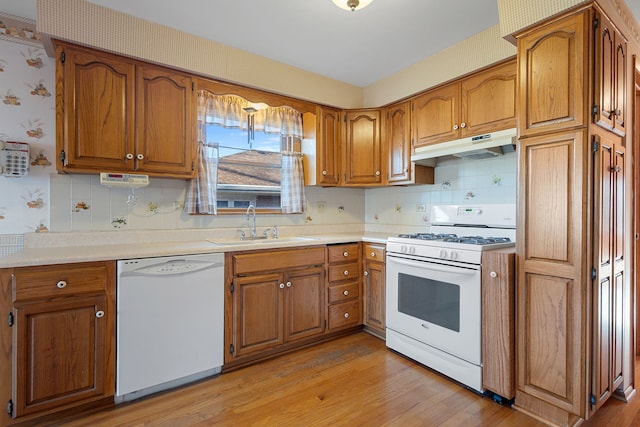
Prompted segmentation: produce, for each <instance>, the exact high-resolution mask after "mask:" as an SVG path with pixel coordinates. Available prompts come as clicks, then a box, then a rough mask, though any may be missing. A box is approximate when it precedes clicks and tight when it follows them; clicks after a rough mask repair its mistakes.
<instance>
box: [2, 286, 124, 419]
mask: <svg viewBox="0 0 640 427" xmlns="http://www.w3.org/2000/svg"><path fill="white" fill-rule="evenodd" d="M106 306H107V304H106V297H105V296H104V295H100V296H86V297H75V298H68V299H61V300H54V301H49V300H47V301H42V302H34V303H24V304H16V307H15V311H16V324H15V326H14V327H15V328H16V333H15V349H16V359H15V361H16V362H15V363H16V366H15V381H16V382H15V384H16V389H15V390H16V391H15V416H16V417H20V416H23V415H27V414H32V413H35V412H41V411H46V410H49V409H54V408H61V407H64V406H67V405H70V404H73V403H78V402H80V401H83V400H87V399H91V398H97V397H106V396H107V392H106V390H108V389H109V386H108V385H107V384H106V381H105V372H107V369H106V368H107V367H106V360H107V359H108V354H107V352H108V351H109V347H110V346H109V345H107V342H106V340H107V336H106V330H107V325H106V322H107V321H113V319H112V316H106V315H105V310H106Z"/></svg>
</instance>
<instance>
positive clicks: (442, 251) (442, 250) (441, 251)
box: [440, 249, 447, 258]
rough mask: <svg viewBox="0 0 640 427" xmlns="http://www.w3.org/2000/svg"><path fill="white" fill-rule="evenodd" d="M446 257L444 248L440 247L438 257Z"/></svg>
mask: <svg viewBox="0 0 640 427" xmlns="http://www.w3.org/2000/svg"><path fill="white" fill-rule="evenodd" d="M446 257H447V251H445V250H444V249H440V258H446Z"/></svg>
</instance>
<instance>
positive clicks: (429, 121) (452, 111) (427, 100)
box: [411, 83, 460, 148]
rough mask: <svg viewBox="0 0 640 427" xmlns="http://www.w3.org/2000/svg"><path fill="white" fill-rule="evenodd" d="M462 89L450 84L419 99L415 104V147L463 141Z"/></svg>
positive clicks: (413, 119) (413, 107)
mask: <svg viewBox="0 0 640 427" xmlns="http://www.w3.org/2000/svg"><path fill="white" fill-rule="evenodd" d="M459 103H460V85H459V84H458V83H455V84H450V85H447V86H444V87H441V88H439V89H434V90H430V91H429V92H426V93H424V94H423V95H420V96H418V97H417V98H416V99H414V100H413V103H412V107H411V109H412V120H411V121H412V123H413V144H414V148H415V147H421V146H424V145H430V144H435V143H437V142H446V141H451V140H454V139H457V138H459V137H460V131H459V129H460V126H459V125H460V124H459V123H458V120H459V117H460V105H459Z"/></svg>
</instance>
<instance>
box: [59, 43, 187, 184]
mask: <svg viewBox="0 0 640 427" xmlns="http://www.w3.org/2000/svg"><path fill="white" fill-rule="evenodd" d="M56 56H57V58H58V62H57V66H56V88H57V90H56V120H57V122H56V150H57V153H58V158H57V163H56V167H57V169H58V170H59V171H61V172H76V173H92V172H93V173H95V172H123V173H141V174H148V175H154V176H163V177H175V178H191V177H193V176H195V158H196V150H197V145H196V140H195V131H196V125H197V119H196V98H195V83H194V79H193V78H192V77H191V76H190V75H188V74H185V73H180V72H177V71H173V70H170V69H166V68H163V67H159V66H156V65H152V64H146V63H142V62H139V61H135V60H132V59H129V58H124V57H121V56H118V55H112V54H109V53H105V52H100V51H96V50H93V49H88V48H83V47H79V46H75V45H70V44H66V43H63V42H56Z"/></svg>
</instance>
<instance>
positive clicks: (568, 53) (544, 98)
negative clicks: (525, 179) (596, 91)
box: [518, 14, 591, 136]
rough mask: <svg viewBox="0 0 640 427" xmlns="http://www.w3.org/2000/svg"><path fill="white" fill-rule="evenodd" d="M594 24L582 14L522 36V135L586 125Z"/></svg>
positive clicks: (520, 58) (520, 50)
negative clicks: (591, 40) (589, 39)
mask: <svg viewBox="0 0 640 427" xmlns="http://www.w3.org/2000/svg"><path fill="white" fill-rule="evenodd" d="M590 24H591V19H589V17H588V16H584V15H581V14H579V15H578V16H576V17H567V18H565V19H559V20H557V21H553V22H550V23H548V24H546V25H545V26H544V30H542V32H538V31H532V32H529V33H527V34H525V35H523V36H522V37H520V38H518V73H519V75H520V80H519V81H520V87H519V88H518V90H519V99H518V102H519V104H520V111H519V115H520V121H519V123H520V128H519V134H520V136H532V135H537V134H541V133H546V132H557V131H562V130H564V129H571V128H575V127H579V126H584V125H585V124H586V122H585V117H587V109H588V108H589V106H588V99H589V98H588V93H587V90H586V89H587V86H588V85H587V84H586V83H587V78H588V76H589V61H588V49H585V48H586V46H585V43H587V42H588V40H587V37H588V36H589V26H590ZM542 33H544V34H542ZM542 87H544V90H541V89H540V88H542Z"/></svg>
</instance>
